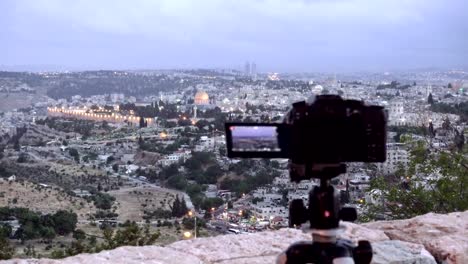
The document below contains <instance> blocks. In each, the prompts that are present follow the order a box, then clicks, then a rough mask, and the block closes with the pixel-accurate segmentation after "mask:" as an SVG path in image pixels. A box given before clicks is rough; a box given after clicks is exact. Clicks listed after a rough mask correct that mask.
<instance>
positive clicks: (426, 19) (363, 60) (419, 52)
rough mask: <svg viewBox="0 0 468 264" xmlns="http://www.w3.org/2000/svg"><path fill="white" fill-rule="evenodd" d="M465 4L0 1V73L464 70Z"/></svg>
mask: <svg viewBox="0 0 468 264" xmlns="http://www.w3.org/2000/svg"><path fill="white" fill-rule="evenodd" d="M467 2H468V1H466V0H439V1H436V0H407V1H405V0H388V1H380V0H258V1H255V0H193V1H189V0H160V1H158V0H69V1H67V0H3V1H0V10H1V14H2V15H1V16H0V65H63V66H67V67H71V68H74V69H135V68H139V69H141V68H153V69H158V68H180V67H206V68H212V67H238V68H240V67H241V65H243V64H244V63H245V61H247V60H248V61H255V62H256V63H257V65H258V68H259V69H260V70H262V71H273V70H275V71H295V72H298V71H300V72H306V71H336V72H338V71H361V70H371V71H384V70H395V69H412V68H422V67H444V68H452V67H467V66H468V19H467V18H466V16H467V13H466V12H467V10H468V4H467Z"/></svg>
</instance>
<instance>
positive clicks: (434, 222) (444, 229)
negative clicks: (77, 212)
mask: <svg viewBox="0 0 468 264" xmlns="http://www.w3.org/2000/svg"><path fill="white" fill-rule="evenodd" d="M343 225H344V227H345V231H344V233H343V235H342V237H343V238H346V239H350V240H352V241H357V240H369V241H370V242H372V247H373V249H374V258H373V260H372V263H378V264H383V263H398V264H406V263H408V264H410V263H418V264H433V263H434V264H435V263H436V261H435V259H434V257H433V256H435V257H436V259H437V260H438V261H439V262H442V263H468V261H467V260H468V257H467V256H468V233H467V232H468V228H467V226H468V211H467V212H463V213H452V214H448V215H438V214H427V215H424V216H419V217H415V218H413V219H408V220H400V221H385V222H374V223H369V224H365V225H356V224H352V223H344V224H343ZM309 239H310V235H309V234H305V233H303V232H302V231H300V230H296V229H288V228H285V229H281V230H278V231H269V232H262V233H255V234H242V235H224V236H217V237H207V238H199V239H194V240H184V241H178V242H175V243H173V244H170V245H168V246H166V247H158V246H146V247H121V248H118V249H115V250H110V251H103V252H100V253H97V254H81V255H77V256H73V257H69V258H65V259H62V260H50V259H39V260H37V259H28V260H10V261H6V262H5V263H28V264H29V263H40V264H45V263H96V264H97V263H112V264H119V263H130V264H133V263H154V264H160V263H161V264H162V263H177V264H185V263H195V264H198V263H206V264H211V263H222V264H234V263H240V264H242V263H245V264H247V263H249V264H250V263H252V264H255V263H275V260H276V256H277V255H278V254H279V253H280V252H282V251H283V250H285V249H286V248H287V247H288V246H289V245H290V244H292V243H294V242H296V241H299V240H309ZM431 254H432V255H431Z"/></svg>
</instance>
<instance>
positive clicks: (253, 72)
mask: <svg viewBox="0 0 468 264" xmlns="http://www.w3.org/2000/svg"><path fill="white" fill-rule="evenodd" d="M250 75H252V76H256V75H257V64H255V62H252V64H250Z"/></svg>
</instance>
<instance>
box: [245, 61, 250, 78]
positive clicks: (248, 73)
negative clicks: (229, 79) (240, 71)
mask: <svg viewBox="0 0 468 264" xmlns="http://www.w3.org/2000/svg"><path fill="white" fill-rule="evenodd" d="M244 74H245V75H247V76H248V75H250V63H249V62H248V61H247V62H245V66H244Z"/></svg>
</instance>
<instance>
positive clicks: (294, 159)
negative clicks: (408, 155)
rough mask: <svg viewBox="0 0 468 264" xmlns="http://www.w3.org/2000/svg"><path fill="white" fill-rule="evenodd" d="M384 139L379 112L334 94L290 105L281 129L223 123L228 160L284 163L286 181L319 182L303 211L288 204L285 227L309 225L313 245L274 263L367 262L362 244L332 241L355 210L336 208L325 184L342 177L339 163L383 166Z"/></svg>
mask: <svg viewBox="0 0 468 264" xmlns="http://www.w3.org/2000/svg"><path fill="white" fill-rule="evenodd" d="M386 136H387V116H386V113H385V111H384V108H383V107H381V106H376V105H365V104H364V103H363V102H361V101H357V100H343V99H342V98H341V97H340V96H337V95H321V96H317V97H316V98H315V101H313V102H312V103H310V104H309V103H306V102H305V101H302V102H297V103H295V104H293V106H292V109H291V110H290V111H289V112H288V113H287V115H286V116H285V119H284V122H283V123H282V124H253V123H248V124H246V123H226V140H227V142H226V143H227V150H228V157H230V158H288V159H289V172H290V178H291V181H294V182H299V181H301V180H306V179H310V178H318V179H320V185H319V186H314V187H313V188H312V190H311V191H310V192H309V204H308V207H306V206H305V205H304V202H303V200H301V199H295V200H292V201H291V202H290V204H289V226H290V227H298V226H301V225H302V224H304V223H306V222H310V228H309V230H310V231H311V233H312V238H313V240H314V241H313V242H310V241H303V242H298V243H295V244H293V245H291V246H290V247H289V248H288V250H286V251H285V252H284V253H282V254H281V255H280V256H279V257H278V260H277V263H301V264H302V263H336V262H335V260H336V259H340V260H343V259H347V260H350V261H354V262H356V263H370V262H371V260H372V247H371V245H370V243H369V242H368V241H359V244H358V245H357V246H355V245H353V244H352V243H351V242H350V241H347V240H345V239H338V238H337V234H338V233H339V232H340V231H342V230H341V228H340V225H339V222H340V221H341V220H343V221H354V220H356V218H357V213H356V210H355V208H341V205H340V201H339V194H338V192H337V190H336V189H335V188H334V187H333V186H332V185H331V183H330V180H331V179H332V178H334V177H337V176H338V175H340V174H342V173H345V172H346V164H345V162H384V161H385V159H386V141H387V138H386ZM346 263H349V262H346ZM351 263H352V262H351Z"/></svg>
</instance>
